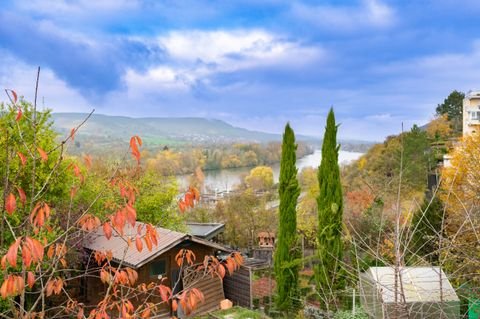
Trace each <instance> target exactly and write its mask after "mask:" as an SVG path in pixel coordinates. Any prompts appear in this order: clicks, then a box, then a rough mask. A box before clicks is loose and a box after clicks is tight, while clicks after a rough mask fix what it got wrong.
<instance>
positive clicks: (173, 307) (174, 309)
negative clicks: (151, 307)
mask: <svg viewBox="0 0 480 319" xmlns="http://www.w3.org/2000/svg"><path fill="white" fill-rule="evenodd" d="M177 308H178V303H177V301H176V300H173V301H172V310H173V311H174V312H175V311H177Z"/></svg>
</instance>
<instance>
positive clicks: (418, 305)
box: [360, 267, 460, 319]
mask: <svg viewBox="0 0 480 319" xmlns="http://www.w3.org/2000/svg"><path fill="white" fill-rule="evenodd" d="M398 278H399V280H397V283H395V269H394V268H393V267H370V268H369V269H368V270H367V271H366V272H364V273H362V274H361V275H360V292H361V304H362V306H363V308H364V309H365V310H366V312H367V313H368V314H369V315H370V316H371V317H372V318H378V319H391V318H409V319H421V318H444V319H447V318H448V319H453V318H459V317H460V315H459V313H460V301H459V299H458V296H457V294H456V293H455V290H454V289H453V287H452V285H451V284H450V282H449V281H448V278H447V276H446V275H445V273H444V272H443V271H442V270H441V269H440V268H439V267H401V268H400V270H399V273H398ZM395 291H397V297H395ZM395 299H397V302H396V300H395Z"/></svg>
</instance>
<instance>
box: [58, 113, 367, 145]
mask: <svg viewBox="0 0 480 319" xmlns="http://www.w3.org/2000/svg"><path fill="white" fill-rule="evenodd" d="M52 115H53V119H54V129H55V130H56V131H58V132H59V133H61V134H68V133H69V132H70V130H71V129H72V128H73V127H75V126H77V125H78V124H79V123H81V122H82V121H83V120H84V119H85V118H86V116H87V114H84V113H53V114H52ZM133 135H139V136H140V137H141V138H142V139H143V140H144V142H145V146H146V147H148V148H150V149H155V148H160V147H164V146H168V147H180V146H182V145H184V146H188V145H193V144H195V145H203V144H225V143H231V142H257V143H264V142H270V141H281V135H280V134H271V133H265V132H259V131H251V130H247V129H244V128H240V127H235V126H233V125H231V124H228V123H226V122H224V121H221V120H215V119H205V118H193V117H185V118H175V117H169V118H163V117H146V118H131V117H125V116H110V115H101V114H93V115H92V116H91V117H90V119H89V120H88V121H87V122H86V123H85V124H84V126H82V128H81V129H80V130H79V132H78V133H77V135H76V139H75V141H76V146H77V148H80V149H85V150H84V151H86V150H87V149H88V150H89V151H90V150H91V149H103V150H105V148H107V149H110V148H112V147H113V145H118V144H120V145H123V143H125V142H127V141H128V140H129V139H130V137H131V136H133ZM297 138H298V140H301V141H306V142H309V143H312V144H319V143H320V142H321V140H320V139H319V138H315V137H309V136H302V135H299V136H298V137H297ZM119 142H123V143H119ZM348 143H351V141H348ZM363 143H364V142H362V143H360V142H356V143H355V142H353V143H352V144H355V145H357V146H358V145H359V144H363ZM367 143H368V142H367ZM82 144H83V145H82ZM79 151H80V150H79Z"/></svg>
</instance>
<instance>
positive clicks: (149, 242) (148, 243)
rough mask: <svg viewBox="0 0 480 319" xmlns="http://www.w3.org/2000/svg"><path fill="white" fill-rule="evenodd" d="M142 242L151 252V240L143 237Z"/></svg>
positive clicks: (148, 237)
mask: <svg viewBox="0 0 480 319" xmlns="http://www.w3.org/2000/svg"><path fill="white" fill-rule="evenodd" d="M144 240H145V244H146V245H147V248H148V251H152V240H151V239H150V236H145V238H144Z"/></svg>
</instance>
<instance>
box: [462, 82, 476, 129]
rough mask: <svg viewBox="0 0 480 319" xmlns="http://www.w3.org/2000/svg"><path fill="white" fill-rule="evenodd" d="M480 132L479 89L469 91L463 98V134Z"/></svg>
mask: <svg viewBox="0 0 480 319" xmlns="http://www.w3.org/2000/svg"><path fill="white" fill-rule="evenodd" d="M475 133H480V91H470V92H468V93H467V95H465V99H463V136H466V135H471V134H475Z"/></svg>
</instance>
